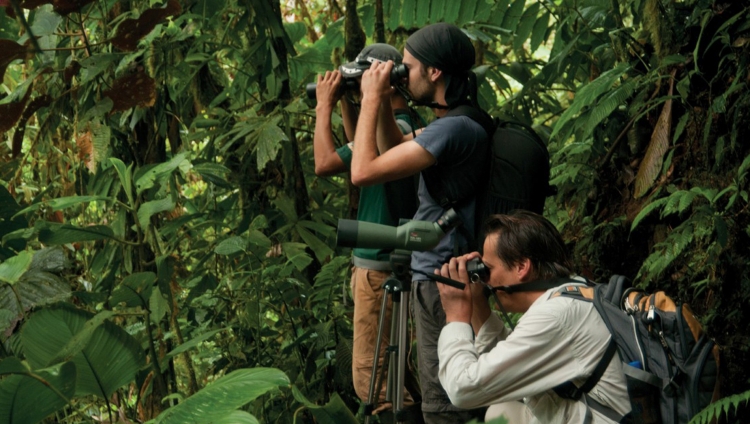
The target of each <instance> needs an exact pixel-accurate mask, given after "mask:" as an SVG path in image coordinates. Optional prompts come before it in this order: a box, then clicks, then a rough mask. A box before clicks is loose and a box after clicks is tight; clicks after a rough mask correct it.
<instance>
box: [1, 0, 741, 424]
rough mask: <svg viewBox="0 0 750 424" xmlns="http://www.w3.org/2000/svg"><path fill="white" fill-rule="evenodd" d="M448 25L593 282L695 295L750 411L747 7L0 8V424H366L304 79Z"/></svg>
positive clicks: (75, 4)
mask: <svg viewBox="0 0 750 424" xmlns="http://www.w3.org/2000/svg"><path fill="white" fill-rule="evenodd" d="M434 22H450V23H455V24H456V25H458V26H460V27H461V28H462V29H464V30H465V31H466V33H467V34H468V35H469V36H470V37H471V38H472V40H473V41H474V43H475V46H476V49H477V52H478V54H477V62H476V64H475V72H476V73H477V74H478V76H479V79H480V81H481V87H480V100H481V102H482V104H483V106H484V107H485V108H486V109H487V110H488V111H490V112H491V113H493V114H494V115H495V116H504V117H506V118H513V119H516V120H519V121H521V122H525V123H528V124H533V125H534V126H535V128H537V130H538V131H539V132H540V133H542V134H543V135H544V136H545V138H546V139H547V140H548V146H549V150H550V152H551V157H552V166H553V170H552V174H553V175H552V178H553V179H552V183H553V184H554V185H555V186H556V187H557V194H556V195H555V196H553V197H550V198H549V199H548V201H547V204H546V210H545V215H546V216H547V217H548V218H550V219H551V220H552V221H553V222H554V223H555V224H556V225H557V226H558V228H559V229H560V230H561V231H562V232H563V234H564V236H565V239H566V241H567V242H568V243H569V246H570V249H571V251H572V252H573V253H574V254H575V259H576V261H577V263H578V265H579V269H580V271H581V273H582V274H584V275H586V276H588V277H591V278H593V279H595V280H600V281H606V280H607V279H608V277H609V275H611V274H612V273H619V274H624V275H627V276H629V277H631V278H633V279H634V280H635V281H636V283H637V284H638V285H639V286H641V287H644V288H647V289H649V290H655V289H664V290H666V291H668V292H669V293H670V294H671V295H672V296H673V297H675V298H677V299H680V300H681V301H684V302H689V303H690V304H691V306H692V307H693V309H694V310H695V311H696V312H697V313H698V315H699V316H700V317H701V318H702V322H703V323H704V325H705V328H706V330H707V331H708V333H709V334H710V335H711V336H712V337H713V338H714V339H715V340H716V342H717V343H718V344H719V346H720V347H721V354H722V372H721V380H722V387H723V394H724V395H725V396H730V395H733V397H727V398H725V399H724V400H723V401H722V402H719V403H717V404H715V405H714V406H713V409H712V412H716V413H718V414H721V415H724V416H728V417H730V419H729V421H731V422H734V421H742V414H743V413H745V412H744V411H743V409H742V408H744V407H745V405H746V402H747V399H748V397H749V396H748V389H749V388H750V354H748V350H749V349H750V328H749V327H747V326H745V325H744V324H743V323H746V322H748V320H750V316H749V315H748V314H750V311H749V310H748V308H747V305H748V304H750V276H748V273H747V272H745V269H746V264H747V263H748V262H750V250H749V247H750V210H748V188H749V185H750V181H749V180H750V178H749V177H748V172H749V171H750V144H748V143H747V142H746V140H747V139H748V135H750V134H748V133H749V132H750V91H748V82H749V81H750V73H749V72H750V1H747V0H733V1H730V0H606V1H605V0H494V1H490V0H462V1H460V2H459V1H453V0H434V1H427V0H360V1H359V2H357V1H354V0H325V1H324V0H314V1H300V0H297V1H292V0H289V1H284V2H283V3H282V2H280V1H279V0H227V1H215V0H167V1H166V2H161V1H155V0H124V1H115V0H51V1H50V0H0V83H2V84H1V85H0V134H1V135H2V143H1V144H0V156H1V157H2V158H3V160H2V161H0V239H1V243H0V330H1V331H0V334H1V335H0V341H2V343H0V422H9V423H30V422H39V421H42V420H45V421H46V422H65V423H73V422H94V421H101V420H107V421H108V422H114V421H118V422H145V421H148V420H152V419H153V420H155V421H156V422H160V423H172V422H175V423H178V422H179V423H183V422H208V421H213V422H234V423H255V422H258V421H260V422H281V423H288V422H292V421H293V420H294V419H296V420H298V421H297V422H351V421H352V420H354V414H356V412H357V408H358V406H359V405H358V401H357V400H356V397H355V396H354V394H353V390H352V387H351V381H350V369H351V343H352V342H351V321H350V313H351V308H352V305H351V300H350V297H349V294H348V272H349V252H348V251H345V250H343V249H340V248H337V247H336V245H335V228H336V222H337V219H338V218H342V217H343V218H349V217H352V216H353V214H354V209H355V207H356V204H357V203H356V198H357V192H356V189H355V188H354V187H352V186H351V185H350V184H349V182H348V180H347V178H346V176H345V175H344V176H341V177H333V178H318V177H316V176H315V175H314V172H313V168H314V167H313V156H312V131H313V129H314V107H313V103H311V101H310V100H309V99H307V97H306V95H305V93H304V86H305V84H306V83H309V82H312V81H314V78H315V75H316V74H318V73H321V72H324V71H326V70H329V69H333V68H334V67H335V66H338V65H339V64H340V63H342V62H343V61H347V60H351V59H352V58H353V57H354V56H355V55H356V53H357V52H358V51H359V50H361V49H362V47H364V45H365V44H366V43H369V42H375V41H377V42H388V43H391V44H393V45H395V46H396V47H398V48H399V49H401V48H402V47H403V43H404V41H405V39H406V37H408V35H409V34H410V33H412V32H413V31H415V30H417V29H418V28H420V27H422V26H424V25H426V24H429V23H434ZM425 114H426V115H428V114H429V112H425ZM334 123H335V125H336V128H335V132H336V134H337V137H339V142H341V143H343V142H344V139H343V137H344V136H343V129H342V128H341V125H340V119H335V120H334ZM738 417H739V418H738ZM745 418H746V417H745ZM702 420H703V421H708V418H706V417H704V418H703V419H702ZM746 421H747V420H746V419H745V422H746Z"/></svg>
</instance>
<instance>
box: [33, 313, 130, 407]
mask: <svg viewBox="0 0 750 424" xmlns="http://www.w3.org/2000/svg"><path fill="white" fill-rule="evenodd" d="M93 317H94V315H93V314H91V313H89V312H85V311H82V310H79V309H76V308H75V307H73V306H71V305H67V304H60V305H57V306H53V307H48V308H45V309H41V310H39V311H37V312H36V313H34V314H33V315H32V316H31V317H30V318H29V320H28V322H26V324H25V325H24V326H23V328H22V329H21V344H22V347H23V352H24V355H25V356H26V358H27V359H28V361H29V363H30V364H31V366H32V367H33V368H43V367H47V366H50V365H54V364H53V361H54V360H55V359H56V358H57V356H58V354H59V353H60V352H61V351H62V350H63V349H65V348H66V346H68V344H69V343H70V342H71V340H73V338H74V336H76V334H78V333H79V332H80V331H82V330H84V329H86V323H87V321H89V320H90V319H91V318H93ZM72 361H73V362H74V363H75V365H76V376H77V378H76V390H75V394H76V395H78V396H84V395H96V396H99V397H102V398H108V397H109V396H110V395H112V393H113V392H114V391H115V390H116V389H118V388H120V387H122V386H123V385H125V384H127V383H128V382H130V381H132V380H133V378H134V377H135V373H136V372H138V370H139V369H140V368H141V366H142V365H143V363H144V357H143V351H142V350H141V347H140V343H138V342H137V341H136V340H135V339H134V338H133V337H132V336H131V335H129V334H128V333H127V332H126V331H125V330H124V329H123V328H122V327H119V326H117V325H115V324H114V323H112V322H111V321H105V322H104V323H102V324H101V325H98V326H96V328H95V329H94V330H93V331H92V334H90V336H89V337H88V342H87V343H86V345H85V347H83V349H82V350H81V351H80V352H79V353H78V354H76V355H75V356H73V358H72Z"/></svg>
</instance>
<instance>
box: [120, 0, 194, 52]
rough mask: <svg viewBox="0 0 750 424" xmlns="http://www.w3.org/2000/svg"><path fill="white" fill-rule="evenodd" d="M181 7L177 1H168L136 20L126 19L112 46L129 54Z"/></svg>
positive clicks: (180, 9)
mask: <svg viewBox="0 0 750 424" xmlns="http://www.w3.org/2000/svg"><path fill="white" fill-rule="evenodd" d="M180 12H182V7H181V6H180V3H178V2H177V0H169V1H168V2H167V6H166V7H164V8H158V9H157V8H154V9H148V10H146V11H144V12H143V13H141V16H139V17H138V19H126V20H125V21H123V23H121V24H120V26H118V27H117V34H116V35H115V37H114V38H113V39H112V45H113V46H115V47H117V48H118V49H120V50H123V51H127V52H131V51H133V50H135V49H136V48H137V47H138V41H139V40H140V39H141V38H143V37H145V36H146V35H148V33H149V32H151V31H153V29H154V28H155V27H156V26H157V25H159V24H160V23H162V22H163V21H164V20H165V19H167V17H168V16H174V15H178V14H180Z"/></svg>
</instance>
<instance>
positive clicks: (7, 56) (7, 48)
mask: <svg viewBox="0 0 750 424" xmlns="http://www.w3.org/2000/svg"><path fill="white" fill-rule="evenodd" d="M27 53H28V49H26V47H24V46H22V45H20V44H18V43H16V42H15V41H11V40H3V39H0V82H1V81H2V80H3V78H4V77H5V69H6V68H7V67H8V65H10V63H11V62H13V61H14V60H16V59H23V58H25V57H26V54H27Z"/></svg>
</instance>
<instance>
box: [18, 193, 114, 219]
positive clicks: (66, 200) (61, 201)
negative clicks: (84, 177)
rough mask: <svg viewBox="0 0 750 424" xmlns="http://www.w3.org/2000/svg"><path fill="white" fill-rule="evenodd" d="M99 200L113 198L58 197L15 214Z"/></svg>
mask: <svg viewBox="0 0 750 424" xmlns="http://www.w3.org/2000/svg"><path fill="white" fill-rule="evenodd" d="M97 200H112V199H110V198H109V197H104V196H70V197H58V198H57V199H51V200H47V201H44V202H39V203H34V204H33V205H31V206H29V207H27V208H24V209H23V210H21V211H19V212H17V213H16V215H15V216H19V215H23V214H26V213H29V212H34V211H36V210H39V209H40V208H41V207H46V208H48V209H49V210H53V211H59V210H62V209H67V208H69V207H71V206H77V205H80V204H82V203H88V202H94V201H97Z"/></svg>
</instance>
